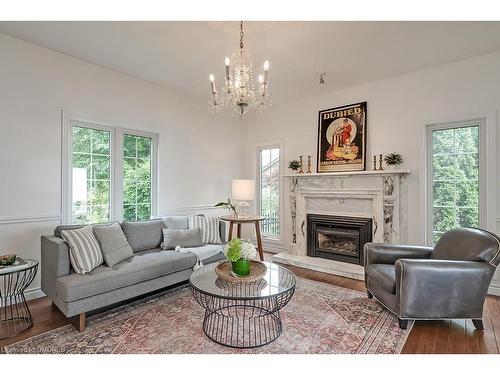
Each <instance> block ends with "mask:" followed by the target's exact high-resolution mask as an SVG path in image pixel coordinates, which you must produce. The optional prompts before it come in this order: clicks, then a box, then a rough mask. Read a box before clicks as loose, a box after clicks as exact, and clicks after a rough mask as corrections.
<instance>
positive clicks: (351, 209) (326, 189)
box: [273, 170, 409, 280]
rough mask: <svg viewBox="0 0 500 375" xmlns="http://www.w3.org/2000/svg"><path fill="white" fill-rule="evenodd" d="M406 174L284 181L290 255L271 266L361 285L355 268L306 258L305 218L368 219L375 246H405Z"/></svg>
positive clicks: (342, 175)
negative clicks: (287, 266)
mask: <svg viewBox="0 0 500 375" xmlns="http://www.w3.org/2000/svg"><path fill="white" fill-rule="evenodd" d="M408 173H409V171H405V170H387V171H386V170H383V171H356V172H337V173H303V174H290V175H286V176H285V177H286V178H287V181H288V194H287V195H288V199H287V200H288V202H289V205H288V207H289V210H288V215H287V216H288V221H287V222H286V225H285V231H284V232H285V233H284V234H285V236H286V242H287V243H288V251H283V252H281V253H279V254H276V255H275V256H274V257H273V260H274V261H276V262H281V263H284V264H291V265H294V266H298V267H303V268H308V269H312V270H315V271H320V272H327V273H332V274H335V275H339V276H345V277H350V278H355V279H359V280H362V279H363V278H364V272H363V266H362V265H361V264H359V263H357V262H346V261H339V260H334V259H331V258H325V257H317V256H316V257H315V256H310V255H309V254H308V251H307V246H308V241H309V237H310V236H309V235H308V228H307V216H308V215H333V216H343V217H355V218H370V219H371V229H372V237H371V240H372V241H373V242H384V243H395V244H397V243H406V242H407V241H406V240H407V217H406V215H407V211H406V208H407V206H406V202H407V198H408V197H407V191H406V176H407V174H408ZM323 240H324V239H323Z"/></svg>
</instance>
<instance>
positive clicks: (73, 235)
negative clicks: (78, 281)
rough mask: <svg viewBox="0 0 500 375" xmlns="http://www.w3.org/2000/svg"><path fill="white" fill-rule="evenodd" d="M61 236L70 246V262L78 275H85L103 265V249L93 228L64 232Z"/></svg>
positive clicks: (87, 227)
mask: <svg viewBox="0 0 500 375" xmlns="http://www.w3.org/2000/svg"><path fill="white" fill-rule="evenodd" d="M61 236H62V238H63V239H64V241H66V242H67V243H68V245H69V261H70V263H71V266H72V267H73V269H74V270H75V272H76V273H78V274H80V275H84V274H86V273H87V272H90V271H92V270H93V269H94V268H96V267H98V266H100V265H101V264H102V263H103V257H102V253H101V248H100V247H99V242H97V238H96V237H95V235H94V231H93V230H92V227H91V226H86V227H83V228H80V229H72V230H63V231H61Z"/></svg>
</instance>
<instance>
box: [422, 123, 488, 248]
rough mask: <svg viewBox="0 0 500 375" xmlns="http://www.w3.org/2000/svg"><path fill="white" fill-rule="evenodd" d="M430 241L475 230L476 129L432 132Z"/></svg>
mask: <svg viewBox="0 0 500 375" xmlns="http://www.w3.org/2000/svg"><path fill="white" fill-rule="evenodd" d="M432 151H433V156H432V182H433V186H432V189H433V241H434V243H436V242H437V241H438V240H439V238H440V237H441V234H442V233H443V232H445V231H447V230H449V229H452V228H456V227H464V226H466V227H478V226H479V128H478V127H477V126H469V127H463V128H456V129H443V130H435V131H433V132H432Z"/></svg>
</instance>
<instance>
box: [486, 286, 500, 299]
mask: <svg viewBox="0 0 500 375" xmlns="http://www.w3.org/2000/svg"><path fill="white" fill-rule="evenodd" d="M488 294H491V295H494V296H500V285H490V287H489V289H488Z"/></svg>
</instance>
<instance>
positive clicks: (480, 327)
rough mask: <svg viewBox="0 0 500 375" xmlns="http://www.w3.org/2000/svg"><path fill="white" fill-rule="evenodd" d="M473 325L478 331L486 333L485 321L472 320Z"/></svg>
mask: <svg viewBox="0 0 500 375" xmlns="http://www.w3.org/2000/svg"><path fill="white" fill-rule="evenodd" d="M472 324H474V327H476V329H478V330H480V331H484V326H483V319H472Z"/></svg>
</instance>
